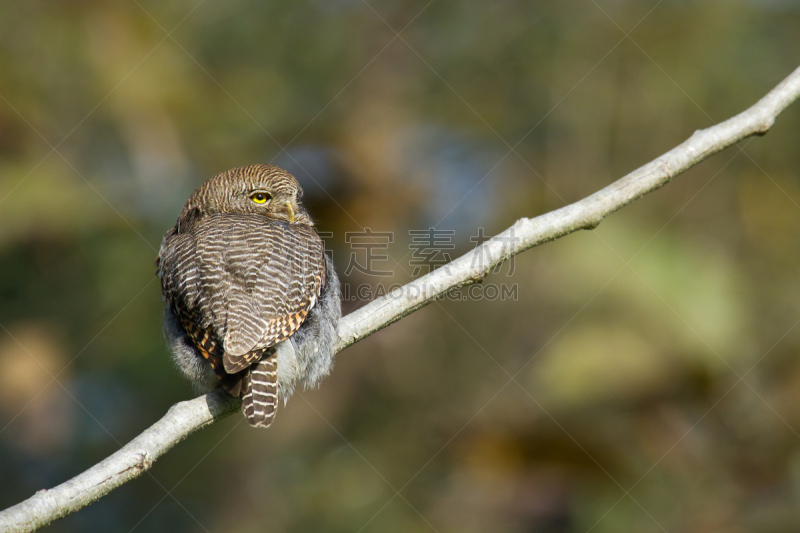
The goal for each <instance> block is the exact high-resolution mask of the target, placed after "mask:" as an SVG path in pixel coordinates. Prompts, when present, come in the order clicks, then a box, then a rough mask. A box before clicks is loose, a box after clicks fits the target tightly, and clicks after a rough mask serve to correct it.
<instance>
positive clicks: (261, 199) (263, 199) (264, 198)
mask: <svg viewBox="0 0 800 533" xmlns="http://www.w3.org/2000/svg"><path fill="white" fill-rule="evenodd" d="M250 199H251V200H253V201H254V202H255V203H257V204H265V203H267V202H268V201H269V200H271V199H272V195H270V194H269V193H268V192H257V193H254V194H252V195H250Z"/></svg>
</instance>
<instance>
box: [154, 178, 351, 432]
mask: <svg viewBox="0 0 800 533" xmlns="http://www.w3.org/2000/svg"><path fill="white" fill-rule="evenodd" d="M301 195H302V190H301V189H300V186H299V185H298V183H297V181H296V180H295V178H294V177H293V176H292V175H291V174H289V173H288V172H286V171H285V170H283V169H280V168H278V167H276V166H273V165H250V166H247V167H242V168H235V169H233V170H229V171H228V172H224V173H222V174H219V175H217V176H214V177H213V178H211V179H210V180H208V181H206V182H205V183H203V184H202V185H201V186H200V187H199V188H198V189H197V190H196V191H194V192H193V193H192V195H191V196H190V197H189V200H188V201H187V202H186V205H185V206H184V208H183V211H181V214H180V216H179V217H178V221H177V222H176V223H175V227H174V228H172V229H171V230H170V231H169V232H168V233H167V234H166V235H165V236H164V241H163V242H162V243H161V250H160V251H159V254H158V259H157V260H156V268H157V270H158V277H159V278H160V279H161V289H162V292H163V293H164V297H165V298H166V301H167V305H166V310H165V313H164V334H165V336H166V338H167V343H168V345H169V348H170V351H171V352H172V357H173V359H174V360H175V363H176V364H177V366H178V368H179V369H180V371H181V372H182V373H183V374H184V375H185V376H186V377H187V378H188V379H189V380H190V381H192V383H193V384H194V385H195V389H196V390H197V392H208V391H210V390H212V389H214V388H215V387H217V386H222V387H223V388H224V389H225V390H226V391H228V392H229V393H230V394H231V395H233V396H237V397H241V398H242V411H244V415H245V418H246V419H247V421H248V422H249V423H250V425H251V426H256V427H268V426H269V425H270V424H271V423H272V421H273V419H274V418H275V413H276V410H277V408H278V398H283V400H284V402H285V401H286V400H287V399H288V398H289V396H290V395H291V394H292V391H293V390H294V387H295V386H296V385H297V384H299V383H303V384H304V385H306V386H307V387H308V386H313V385H315V384H316V383H317V382H318V381H319V380H320V379H322V378H323V377H324V376H326V375H327V374H328V372H329V371H330V368H331V365H332V363H333V355H334V354H333V346H334V343H335V342H336V338H337V336H336V327H337V324H338V322H339V318H340V316H341V304H340V289H339V279H338V278H337V276H336V272H335V271H334V269H333V263H332V262H331V260H330V258H328V257H327V256H326V255H325V250H324V247H323V243H322V240H321V239H320V237H319V235H318V234H317V232H316V230H315V229H314V223H313V222H312V221H311V218H310V217H309V216H308V213H306V210H305V209H304V208H303V207H302V206H301V205H300V204H299V200H300V197H301Z"/></svg>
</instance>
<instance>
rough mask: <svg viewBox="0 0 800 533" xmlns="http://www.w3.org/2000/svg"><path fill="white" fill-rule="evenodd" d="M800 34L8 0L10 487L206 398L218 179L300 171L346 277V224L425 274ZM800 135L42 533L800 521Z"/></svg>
mask: <svg viewBox="0 0 800 533" xmlns="http://www.w3.org/2000/svg"><path fill="white" fill-rule="evenodd" d="M403 28H404V29H403ZM401 29H403V31H402V33H401V34H400V36H397V34H396V33H395V31H400V30H401ZM799 30H800V3H799V2H797V1H796V0H747V1H745V0H733V1H732V0H708V1H699V0H696V1H676V0H663V1H658V0H648V1H633V0H614V1H610V0H594V1H593V0H587V1H583V0H580V1H577V0H567V1H560V2H525V1H510V0H499V1H493V2H475V1H471V2H447V1H438V0H434V1H432V2H430V3H428V2H427V1H407V2H388V1H385V0H368V1H366V0H364V1H360V0H329V1H326V0H307V1H304V2H289V1H286V0H278V1H271V2H239V1H235V2H208V1H206V2H202V1H200V2H197V1H185V2H184V1H181V2H169V3H166V2H155V1H151V0H148V1H143V0H136V1H125V2H98V1H88V0H86V1H75V2H55V1H52V0H50V1H39V2H23V1H19V0H12V1H7V2H3V3H0V99H1V100H2V101H0V325H1V326H2V327H1V328H0V364H2V367H0V368H1V369H2V370H1V371H0V452H1V453H0V479H2V480H3V481H4V483H3V486H2V489H0V506H2V507H7V506H9V505H12V504H14V503H17V502H18V501H20V500H22V499H24V498H26V497H27V496H29V495H30V494H31V493H33V492H34V491H36V490H38V489H41V488H44V487H50V486H52V485H55V484H57V483H60V482H62V481H64V480H66V479H68V478H69V477H71V476H73V475H75V474H77V473H78V472H80V471H83V470H84V469H86V468H87V467H88V466H90V465H92V464H94V463H96V462H97V461H99V460H100V459H102V458H104V457H105V456H107V455H108V454H110V453H111V452H113V451H115V450H116V449H118V447H119V446H120V445H121V444H123V443H125V442H127V441H128V440H129V439H130V438H132V437H133V436H135V435H136V434H138V433H139V432H140V431H142V430H143V429H144V428H145V427H147V426H148V425H149V424H150V423H152V422H153V421H155V420H156V419H157V418H158V417H160V416H161V415H162V414H163V413H164V412H165V411H166V409H167V408H168V407H169V406H170V405H171V404H172V403H174V402H176V401H180V400H182V399H186V398H189V397H191V396H192V392H191V389H190V387H189V386H188V385H187V384H185V383H183V382H182V381H181V380H180V379H179V378H178V376H177V375H176V372H175V371H174V369H173V368H172V366H171V363H170V361H169V359H168V357H167V355H166V353H165V349H164V346H163V341H162V338H161V331H160V318H161V310H162V305H163V304H162V301H161V297H160V293H159V288H158V282H157V280H156V279H155V278H154V268H153V260H154V258H155V255H156V251H157V248H158V246H159V243H160V238H161V236H162V235H163V233H164V232H165V231H166V230H167V229H168V228H169V227H170V226H171V225H172V224H173V222H174V219H175V217H176V215H177V213H178V212H179V210H180V207H181V205H182V203H183V201H184V200H185V198H186V197H187V196H188V194H189V193H190V192H191V191H192V190H193V189H194V188H195V187H196V186H197V185H198V184H199V183H201V182H202V181H203V180H204V179H205V178H207V177H209V176H211V175H213V174H215V173H217V172H219V171H222V170H225V169H227V168H230V167H234V166H239V165H243V164H248V163H253V162H274V163H277V164H280V165H282V166H284V167H286V168H288V169H290V170H291V171H292V172H293V173H294V174H295V175H296V176H297V177H298V179H299V180H300V181H301V183H302V184H303V186H304V188H305V190H306V195H305V198H304V201H305V203H306V204H307V205H308V206H309V208H310V210H311V212H312V214H313V215H314V216H315V218H316V220H317V221H318V226H319V228H320V230H322V231H328V232H332V237H331V238H330V239H329V247H330V248H331V250H332V253H333V257H334V260H335V261H336V263H337V266H338V270H339V272H340V275H342V274H344V272H345V270H346V267H347V266H348V263H349V262H350V259H351V254H352V253H354V252H355V251H354V250H353V249H352V248H351V246H350V245H349V244H348V243H347V240H346V233H347V232H357V231H361V230H363V228H365V227H369V228H371V229H372V230H373V231H381V232H393V233H394V240H393V242H392V243H391V245H390V246H389V248H388V250H387V253H388V255H389V256H390V259H387V260H386V261H383V262H382V263H381V264H380V265H379V268H380V269H389V270H391V271H393V275H391V276H388V277H386V278H376V277H371V276H364V275H362V274H359V273H358V272H357V271H354V272H351V273H350V275H348V276H343V281H344V282H345V283H347V284H348V285H349V286H350V287H353V288H354V287H357V286H359V285H364V284H365V285H366V286H368V287H372V288H373V289H376V287H378V285H379V284H383V285H387V284H390V283H402V282H404V281H406V280H408V279H410V274H411V272H412V270H413V265H412V264H411V263H410V261H411V259H412V251H411V250H410V249H409V243H410V241H411V239H410V236H409V234H408V230H409V229H427V228H429V227H436V228H440V229H448V230H452V231H454V232H455V233H454V238H453V244H454V246H455V248H454V249H453V250H451V251H450V252H449V253H450V254H451V255H452V256H455V255H456V254H458V253H462V252H464V251H466V250H468V249H469V248H470V247H472V246H473V243H472V242H471V241H470V237H471V236H474V235H476V234H477V233H478V228H485V232H486V234H488V235H491V234H493V233H496V232H498V231H500V230H502V229H504V228H505V227H507V226H508V225H510V224H511V223H512V222H513V221H514V220H516V219H517V218H519V217H522V216H532V215H536V214H540V213H543V212H547V211H549V210H552V209H555V208H557V207H560V206H562V205H564V204H565V203H567V202H571V201H574V200H577V199H580V198H582V197H584V196H586V195H588V194H590V193H591V192H594V191H595V190H596V189H598V188H600V187H602V186H604V185H606V184H608V183H609V182H611V181H612V180H614V179H616V178H618V177H620V176H622V175H623V174H625V173H627V172H628V171H630V170H632V169H634V168H636V167H637V166H639V165H641V164H643V163H645V162H647V161H649V160H651V159H653V158H654V157H656V156H657V155H659V154H660V153H662V152H664V151H666V150H668V149H669V148H671V147H672V146H674V145H675V144H677V143H678V142H680V141H682V140H683V139H685V138H686V137H688V136H689V135H690V134H691V133H692V132H693V131H694V130H695V129H698V128H703V127H706V126H709V125H711V124H714V123H716V122H718V121H721V120H723V119H725V118H728V117H729V116H731V115H733V114H735V113H738V112H739V111H741V110H743V109H745V108H746V107H748V106H749V105H751V104H752V103H753V102H754V101H755V100H756V99H758V98H759V97H761V96H762V95H763V94H764V93H765V92H766V91H767V90H769V89H770V88H771V87H772V86H773V85H775V84H776V83H777V82H778V81H780V79H782V78H783V77H784V76H786V75H787V74H788V73H789V72H790V71H791V70H793V69H794V68H796V67H797V65H798V63H800V62H799V61H798V54H797V50H800V31H799ZM628 32H630V33H629V36H628V37H626V33H628ZM799 144H800V111H798V108H790V109H789V110H788V111H787V112H786V113H785V115H784V116H782V117H781V118H780V119H779V121H778V122H777V124H776V125H775V127H774V129H773V130H772V131H771V132H770V133H769V135H767V136H766V137H765V138H763V139H753V140H750V141H748V142H745V143H742V144H741V145H740V147H733V148H731V149H729V150H727V151H726V152H723V153H722V154H719V155H717V156H715V157H714V158H713V159H711V160H709V161H707V162H704V163H702V164H701V165H700V166H698V167H697V168H695V169H693V170H691V171H689V172H688V173H687V174H686V175H684V176H682V177H680V178H679V179H677V180H676V181H675V182H674V183H672V184H670V185H669V186H668V187H666V188H665V189H663V190H661V191H658V192H657V193H655V194H652V195H650V196H648V197H646V198H644V199H642V200H640V201H638V202H636V203H634V204H632V205H631V206H629V207H627V208H626V209H624V210H623V211H621V212H619V213H617V214H615V215H614V216H613V217H612V218H611V219H609V220H607V221H606V222H604V223H603V224H602V225H601V226H600V227H599V228H598V229H596V230H594V231H592V232H583V233H580V234H576V235H573V236H570V237H568V238H566V239H563V240H560V241H557V242H555V243H551V244H547V245H545V246H543V247H540V248H537V249H535V250H533V251H530V252H527V253H525V254H524V255H522V256H520V257H518V258H517V259H516V260H515V263H514V268H513V273H512V272H511V271H510V270H509V269H508V268H507V267H506V268H504V269H503V270H501V272H499V273H498V274H495V275H493V276H490V277H489V278H487V280H486V282H485V283H486V284H490V283H494V284H497V285H500V284H506V285H509V286H511V285H515V286H516V287H517V295H518V298H517V299H516V300H507V301H500V300H489V299H482V300H478V301H475V300H470V299H465V300H463V301H457V299H455V298H453V299H447V300H444V301H441V302H437V303H434V304H433V305H431V306H429V307H427V308H425V309H423V310H420V311H418V312H417V313H415V314H414V315H412V316H410V317H408V318H406V319H404V320H402V321H400V322H398V323H396V324H394V325H392V326H391V327H389V328H387V329H385V330H383V331H381V332H379V333H377V334H376V335H374V336H372V337H370V338H368V339H366V340H365V341H363V342H361V343H359V344H357V345H356V346H354V347H352V348H349V349H348V350H347V351H346V352H344V353H342V354H340V355H339V357H338V362H337V365H336V368H335V371H334V373H333V375H332V376H331V377H330V378H329V379H328V380H326V381H325V382H324V383H323V385H322V387H321V388H320V389H319V390H316V391H307V392H303V393H301V394H298V395H296V396H295V397H294V398H292V400H291V401H290V403H289V404H288V406H287V407H286V408H285V409H282V410H281V411H280V413H279V415H278V417H277V421H276V423H275V425H274V426H273V427H272V428H271V429H270V430H268V431H255V430H251V429H250V428H248V427H247V426H246V424H242V420H241V417H239V416H234V417H231V418H230V419H228V420H226V421H224V422H222V423H218V424H215V425H214V426H212V427H210V428H209V429H206V430H204V431H202V432H201V433H199V434H197V435H195V436H193V437H192V438H190V439H189V440H187V441H186V442H184V443H182V444H180V445H179V446H178V447H177V448H176V449H175V450H174V451H172V452H171V453H170V454H168V455H167V456H166V457H164V458H163V459H161V460H160V461H159V462H158V463H157V464H156V466H155V467H154V468H153V470H152V476H150V475H145V476H143V477H142V478H141V479H140V480H137V481H134V482H132V483H129V484H128V485H126V486H124V487H123V488H121V489H119V490H117V491H115V492H114V493H112V494H111V495H109V496H108V497H106V498H104V499H102V500H101V501H100V502H98V503H96V504H94V505H92V506H91V507H89V508H87V509H85V510H83V511H81V512H79V513H77V514H75V515H73V516H71V517H69V518H67V519H65V520H62V521H60V522H58V523H56V524H54V525H52V526H51V527H50V528H49V530H52V531H86V530H98V531H99V530H113V531H117V530H119V531H131V530H133V531H136V530H138V531H171V532H172V531H198V530H208V531H218V530H224V531H231V532H246V531H263V530H265V529H266V530H274V531H404V532H406V531H431V530H434V531H439V532H445V531H459V532H465V531H466V532H469V531H498V532H501V531H508V532H516V531H542V532H562V531H563V532H572V531H575V532H584V531H590V530H591V531H595V532H604V531H609V532H611V531H663V530H666V531H697V532H709V531H726V532H737V531H759V532H765V531H787V530H796V529H798V528H800V511H798V505H797V504H798V500H800V392H798V391H800V363H798V360H797V357H796V356H797V353H798V348H800V329H798V328H797V327H796V326H797V324H798V319H800V314H799V312H800V310H799V309H798V305H797V301H798V298H797V295H798V290H800V283H799V282H798V281H797V280H798V276H797V272H798V268H800V259H799V258H798V254H797V250H798V244H800V176H799V174H800V171H799V170H798V169H800V151H799V150H798V145H799ZM512 149H513V150H512ZM363 303H364V301H363V300H360V299H358V298H353V299H352V300H350V301H347V302H345V304H344V306H345V310H352V309H354V308H356V307H358V306H359V305H363ZM53 377H55V380H54V379H53ZM512 377H513V378H514V379H513V380H512V379H511V378H512ZM168 490H169V491H171V492H170V495H167V491H168ZM396 491H399V495H398V494H397V492H396Z"/></svg>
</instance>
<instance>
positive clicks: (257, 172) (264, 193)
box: [179, 165, 313, 226]
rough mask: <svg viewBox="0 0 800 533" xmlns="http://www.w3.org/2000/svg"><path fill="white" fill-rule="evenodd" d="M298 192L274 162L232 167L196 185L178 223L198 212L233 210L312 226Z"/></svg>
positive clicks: (292, 179)
mask: <svg viewBox="0 0 800 533" xmlns="http://www.w3.org/2000/svg"><path fill="white" fill-rule="evenodd" d="M302 195H303V190H302V189H301V188H300V184H298V183H297V180H296V179H295V178H294V176H292V175H291V174H289V173H288V172H286V171H285V170H283V169H282V168H280V167H276V166H275V165H249V166H246V167H240V168H234V169H231V170H228V171H227V172H223V173H221V174H217V175H216V176H214V177H213V178H211V179H209V180H207V181H206V182H205V183H203V184H202V185H201V186H200V187H198V188H197V190H195V191H194V192H193V193H192V195H191V196H190V197H189V200H188V201H187V202H186V205H185V206H184V208H183V211H182V212H181V216H180V218H179V222H180V220H181V219H183V220H188V219H191V218H195V217H197V216H198V215H201V216H202V215H210V214H214V213H237V214H253V215H263V216H265V217H267V218H270V219H274V220H281V221H283V222H287V223H289V224H305V225H308V226H313V222H312V221H311V218H310V217H309V216H308V213H307V212H306V210H305V209H304V208H303V207H302V206H301V205H300V198H301V197H302Z"/></svg>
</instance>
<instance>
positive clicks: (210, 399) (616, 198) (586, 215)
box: [0, 68, 800, 531]
mask: <svg viewBox="0 0 800 533" xmlns="http://www.w3.org/2000/svg"><path fill="white" fill-rule="evenodd" d="M798 96H800V68H798V69H796V70H795V71H794V72H792V74H791V75H789V77H787V78H786V79H785V80H783V81H782V82H781V83H780V84H779V85H778V86H777V87H775V88H774V89H773V90H772V91H770V92H769V93H768V94H767V95H766V96H765V97H764V98H762V99H761V100H759V101H758V102H757V103H756V104H755V105H753V106H752V107H751V108H749V109H748V110H746V111H744V112H743V113H740V114H739V115H736V116H735V117H733V118H731V119H729V120H726V121H725V122H722V123H720V124H717V125H716V126H712V127H710V128H708V129H705V130H699V131H696V132H695V133H694V135H692V136H691V137H690V138H689V139H688V140H687V141H685V142H684V143H682V144H680V145H679V146H677V147H676V148H673V149H672V150H670V151H669V152H667V153H665V154H664V155H662V156H661V157H659V158H657V159H655V160H653V161H651V162H650V163H648V164H646V165H644V166H643V167H641V168H638V169H637V170H635V171H633V172H631V173H630V174H628V175H627V176H625V177H623V178H621V179H619V180H617V181H615V182H614V183H612V184H611V185H609V186H608V187H605V188H604V189H601V190H600V191H598V192H596V193H594V194H592V195H591V196H589V197H587V198H584V199H583V200H580V201H578V202H575V203H574V204H570V205H568V206H565V207H562V208H561V209H557V210H555V211H552V212H550V213H547V214H544V215H541V216H538V217H536V218H522V219H520V220H518V221H517V222H516V223H515V224H514V225H513V226H511V227H510V228H508V229H507V230H506V231H504V232H503V233H501V234H499V235H496V236H495V237H493V238H492V239H490V240H488V241H486V242H485V243H483V244H482V245H480V246H478V247H477V248H476V249H474V250H472V251H471V252H469V253H467V254H464V255H463V256H461V257H459V258H458V259H456V260H454V261H452V262H451V263H449V264H448V265H446V266H444V267H441V268H439V269H437V270H435V271H433V272H431V273H429V274H427V275H425V276H423V277H421V278H418V279H416V280H414V281H412V282H411V283H408V284H407V285H404V286H403V287H400V288H398V289H396V290H395V291H393V292H391V293H390V294H387V295H386V296H383V297H381V298H378V299H377V300H374V301H372V302H370V303H369V304H367V305H365V306H364V307H362V308H360V309H358V310H357V311H355V312H353V313H350V314H349V315H347V316H345V317H343V318H342V320H341V322H340V324H339V341H338V342H337V344H336V352H340V351H342V350H344V349H345V348H347V347H348V346H350V345H351V344H354V343H356V342H358V341H360V340H361V339H363V338H364V337H367V336H369V335H371V334H373V333H375V332H376V331H378V330H379V329H382V328H384V327H386V326H388V325H389V324H391V323H393V322H396V321H397V320H400V319H401V318H403V317H404V316H406V315H408V314H410V313H412V312H414V311H416V310H417V309H419V308H420V307H423V306H425V305H427V304H428V303H430V302H431V301H432V300H434V299H436V298H437V297H439V296H442V295H444V294H446V293H447V292H449V291H451V290H454V289H457V288H459V287H463V286H465V285H469V284H472V283H476V282H479V281H481V280H482V279H483V278H484V276H486V274H488V273H489V272H490V271H491V270H492V269H493V268H494V267H495V266H497V265H499V264H501V263H503V262H504V261H506V260H507V259H508V258H510V257H511V256H513V255H516V254H518V253H520V252H523V251H525V250H527V249H529V248H532V247H534V246H537V245H539V244H543V243H545V242H548V241H552V240H555V239H558V238H559V237H563V236H565V235H569V234H570V233H573V232H575V231H578V230H581V229H593V228H595V227H597V225H598V224H600V222H602V221H603V219H605V218H606V217H607V216H608V215H610V214H611V213H613V212H615V211H617V210H618V209H620V208H622V207H624V206H626V205H627V204H629V203H631V202H632V201H634V200H636V199H637V198H640V197H641V196H643V195H645V194H647V193H649V192H651V191H654V190H656V189H658V188H660V187H662V186H663V185H664V184H666V183H667V182H669V181H670V180H671V179H672V178H674V177H675V176H677V175H678V174H681V173H682V172H684V171H686V170H687V169H689V168H691V167H692V166H694V165H696V164H697V163H699V162H700V161H702V160H704V159H706V158H707V157H709V156H711V155H712V154H715V153H716V152H719V151H720V150H723V149H724V148H727V147H728V146H730V145H732V144H734V143H736V142H738V141H740V140H742V139H745V138H747V137H750V136H752V135H763V134H765V133H766V132H767V131H768V130H769V129H770V127H772V125H773V124H774V122H775V119H776V117H777V116H778V115H780V114H781V113H782V112H783V111H784V109H786V108H787V107H788V106H789V105H791V104H792V103H793V102H794V101H795V100H797V98H798ZM239 406H240V401H239V400H238V399H236V398H231V397H230V396H229V395H227V394H226V393H224V392H222V390H217V391H214V392H212V393H209V394H206V395H205V396H201V397H199V398H195V399H193V400H189V401H185V402H180V403H177V404H175V405H173V406H172V407H171V408H170V409H169V411H168V412H167V414H166V415H165V416H164V417H163V418H162V419H161V420H159V421H158V422H156V423H155V424H153V425H152V426H150V428H148V429H147V430H146V431H145V432H144V433H142V434H141V435H139V436H138V437H136V438H135V439H134V440H132V441H131V442H130V443H128V444H127V445H126V446H124V447H123V448H122V449H120V450H119V451H118V452H116V453H114V454H113V455H111V456H110V457H108V458H107V459H105V460H103V461H102V462H100V463H98V464H97V465H95V466H93V467H92V468H90V469H89V470H87V471H86V472H83V473H82V474H80V475H78V476H76V477H74V478H73V479H71V480H69V481H67V482H65V483H62V484H61V485H59V486H57V487H55V488H53V489H50V490H40V491H39V492H37V493H36V494H34V495H33V496H32V497H30V498H29V499H27V500H25V501H24V502H22V503H20V504H18V505H15V506H14V507H10V508H9V509H6V510H5V511H3V512H0V531H34V530H36V529H38V528H40V527H42V526H44V525H47V524H49V523H50V522H52V521H53V520H56V519H58V518H61V517H64V516H66V515H68V514H70V513H74V512H75V511H77V510H79V509H81V508H83V507H85V506H87V505H89V504H90V503H92V502H94V501H95V500H97V499H99V498H101V497H102V496H104V495H105V494H108V493H109V492H111V491H112V490H114V489H115V488H117V487H119V486H120V485H122V484H123V483H125V482H127V481H129V480H131V479H133V478H135V477H137V476H139V475H140V474H141V473H142V472H144V471H145V470H147V469H149V468H150V467H151V466H152V464H153V463H154V462H155V460H156V459H158V458H159V457H161V456H162V455H164V454H165V453H166V452H167V451H169V450H170V449H171V448H172V447H173V446H174V445H175V444H177V443H178V442H180V441H181V440H183V439H185V438H186V437H188V436H189V435H191V434H192V433H194V432H195V431H197V430H199V429H201V428H203V427H205V426H207V425H209V424H211V423H212V422H215V421H216V420H219V419H222V418H225V417H226V416H228V415H230V414H232V413H233V412H235V411H236V410H237V409H238V408H239Z"/></svg>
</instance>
